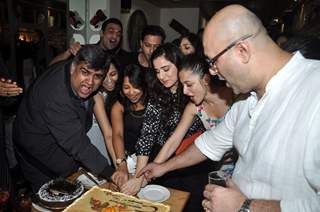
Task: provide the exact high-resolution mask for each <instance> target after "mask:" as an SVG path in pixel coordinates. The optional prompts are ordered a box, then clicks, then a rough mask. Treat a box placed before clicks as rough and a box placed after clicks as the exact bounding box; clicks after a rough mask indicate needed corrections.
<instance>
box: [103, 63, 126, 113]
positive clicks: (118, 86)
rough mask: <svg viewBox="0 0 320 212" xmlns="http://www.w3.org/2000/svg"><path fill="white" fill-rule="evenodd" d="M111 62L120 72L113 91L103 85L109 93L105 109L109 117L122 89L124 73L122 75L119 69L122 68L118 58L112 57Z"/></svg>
mask: <svg viewBox="0 0 320 212" xmlns="http://www.w3.org/2000/svg"><path fill="white" fill-rule="evenodd" d="M110 64H112V65H114V67H115V68H116V70H117V72H118V81H117V82H116V85H115V87H114V89H113V90H112V91H107V90H105V89H104V88H103V87H101V89H102V90H103V91H104V92H106V93H107V98H106V100H105V104H104V105H105V109H106V112H107V115H108V117H110V114H111V108H112V106H113V104H114V103H115V102H116V101H117V100H118V98H119V94H120V89H121V85H122V75H121V73H120V71H119V69H120V66H119V64H118V63H117V62H116V60H115V59H114V58H112V59H111V62H110ZM108 72H109V70H108ZM108 72H107V73H108Z"/></svg>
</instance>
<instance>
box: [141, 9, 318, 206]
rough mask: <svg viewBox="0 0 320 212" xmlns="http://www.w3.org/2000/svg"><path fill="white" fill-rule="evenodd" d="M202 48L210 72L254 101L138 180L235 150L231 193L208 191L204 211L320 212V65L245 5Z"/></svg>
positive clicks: (221, 16)
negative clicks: (283, 42) (284, 45)
mask: <svg viewBox="0 0 320 212" xmlns="http://www.w3.org/2000/svg"><path fill="white" fill-rule="evenodd" d="M203 44H204V52H205V55H206V56H207V62H208V65H209V66H210V73H211V74H212V75H216V74H217V75H219V77H220V78H222V79H225V80H226V81H227V84H228V86H230V87H231V88H232V89H233V91H234V92H235V93H237V94H239V93H250V96H249V97H248V98H246V99H244V100H240V101H239V102H237V103H235V104H234V105H233V106H232V108H231V109H230V111H229V112H228V113H227V115H226V117H225V120H224V121H223V122H222V123H221V124H220V125H219V126H218V127H217V128H215V129H214V130H211V131H207V132H205V133H203V134H202V135H201V136H200V137H198V139H197V140H196V141H195V143H194V144H193V145H191V146H190V147H189V149H187V150H186V151H185V152H183V153H182V154H180V155H178V156H176V157H174V158H172V159H170V160H169V161H167V162H165V163H162V164H155V163H151V164H149V165H148V166H146V167H145V168H144V169H143V170H141V171H140V173H138V174H140V175H142V174H144V175H145V176H146V177H147V178H148V179H152V178H154V177H159V176H161V175H163V174H164V173H166V172H168V171H172V170H175V169H178V168H182V167H186V166H190V165H193V164H196V163H199V162H200V161H203V160H206V159H207V158H209V159H211V160H214V161H219V160H220V159H221V158H222V156H223V154H224V153H225V152H226V151H228V150H229V149H230V148H232V147H233V146H234V147H235V148H236V149H237V151H238V152H239V159H238V161H237V163H236V167H235V170H234V173H233V175H232V179H231V180H228V181H227V186H226V187H221V186H217V185H213V184H210V185H207V186H206V187H205V190H204V192H203V194H204V197H205V198H204V200H203V201H202V206H203V208H204V209H205V211H210V212H213V211H214V212H221V211H226V212H231V211H233V212H234V211H239V212H250V211H254V212H257V211H258V212H265V211H272V212H280V211H283V212H287V211H288V212H289V211H290V212H292V211H299V212H307V211H308V212H309V211H320V162H319V161H320V156H319V152H320V141H319V139H320V130H319V128H320V101H319V99H320V92H319V84H320V61H318V60H309V59H306V58H304V57H303V56H302V55H301V54H300V53H299V52H296V53H295V54H290V53H288V52H285V51H283V50H282V49H281V48H279V47H278V46H277V45H276V44H275V43H274V42H273V41H272V39H271V38H270V37H269V35H268V34H267V32H266V29H265V28H264V27H263V25H262V23H261V21H260V20H259V19H258V18H257V17H256V15H254V14H253V13H252V12H251V11H249V10H247V9H246V8H244V7H242V6H240V5H230V6H227V7H225V8H223V9H222V10H220V11H219V12H217V13H216V14H215V15H214V16H213V18H212V19H211V20H210V22H209V23H208V25H207V27H206V28H205V31H204V39H203Z"/></svg>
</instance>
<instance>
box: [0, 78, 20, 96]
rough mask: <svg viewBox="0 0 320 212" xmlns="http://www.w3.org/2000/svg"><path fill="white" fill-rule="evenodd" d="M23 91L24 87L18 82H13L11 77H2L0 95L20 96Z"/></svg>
mask: <svg viewBox="0 0 320 212" xmlns="http://www.w3.org/2000/svg"><path fill="white" fill-rule="evenodd" d="M22 92H23V89H22V88H20V87H19V86H18V85H17V83H16V82H13V81H12V80H10V79H4V78H1V79H0V96H4V97H8V96H18V95H20V94H21V93H22Z"/></svg>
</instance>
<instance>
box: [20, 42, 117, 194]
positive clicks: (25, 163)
mask: <svg viewBox="0 0 320 212" xmlns="http://www.w3.org/2000/svg"><path fill="white" fill-rule="evenodd" d="M109 64H110V55H108V54H105V52H104V51H103V49H102V48H100V47H99V46H97V45H85V46H83V47H82V48H81V49H80V50H79V51H78V53H77V54H76V56H75V57H74V58H73V59H72V61H66V62H64V63H60V64H57V65H55V66H52V68H51V70H49V71H47V72H45V73H44V74H43V75H41V76H40V77H39V78H38V79H37V81H35V83H34V84H33V85H32V87H30V88H29V90H28V92H27V94H26V95H25V97H24V99H23V100H22V102H21V104H20V108H19V110H18V114H17V117H16V122H15V126H14V142H15V146H16V150H17V158H18V161H19V163H20V165H21V169H22V172H23V174H24V176H25V178H26V179H27V180H28V181H29V182H30V183H31V186H32V189H33V190H34V191H37V190H38V189H39V187H40V186H41V185H42V184H44V183H45V182H47V181H49V180H51V179H54V178H56V177H66V176H68V175H70V174H72V173H73V172H76V171H77V169H78V168H79V166H84V167H86V168H87V169H89V170H90V171H91V172H93V173H94V174H96V175H100V176H102V177H105V178H108V177H110V175H111V174H112V173H113V168H112V167H110V166H108V162H107V160H106V159H105V158H104V157H103V156H102V155H101V154H100V152H99V151H98V150H97V149H96V148H95V147H94V146H93V145H92V144H91V142H90V140H89V138H88V137H87V135H86V133H87V131H88V130H89V129H90V127H91V124H92V110H93V105H94V102H93V98H92V96H93V95H92V94H93V93H94V92H95V91H96V90H97V89H98V88H99V86H100V85H101V83H102V81H103V79H104V77H105V73H106V70H107V69H108V68H109Z"/></svg>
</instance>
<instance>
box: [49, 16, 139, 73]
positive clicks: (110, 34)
mask: <svg viewBox="0 0 320 212" xmlns="http://www.w3.org/2000/svg"><path fill="white" fill-rule="evenodd" d="M122 33H123V28H122V23H121V21H120V20H119V19H116V18H109V19H107V20H106V21H105V22H103V24H102V26H101V32H100V41H99V42H98V43H97V45H99V46H100V47H101V48H103V49H104V50H105V51H106V52H108V53H109V54H111V55H112V56H113V57H114V59H115V61H116V63H117V65H118V66H119V71H120V72H122V71H123V70H124V68H125V67H126V66H127V65H129V64H132V63H133V56H132V55H131V54H130V53H129V52H127V51H125V50H123V49H122V48H121V41H122ZM80 48H81V45H80V43H79V42H75V43H74V44H72V45H71V46H70V48H69V49H67V50H66V51H65V52H63V53H61V54H59V55H58V56H56V57H55V58H54V59H53V60H52V61H51V62H50V65H52V64H54V63H57V62H59V61H61V60H66V59H68V58H69V57H70V56H72V55H75V54H76V53H77V52H78V51H79V49H80Z"/></svg>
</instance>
